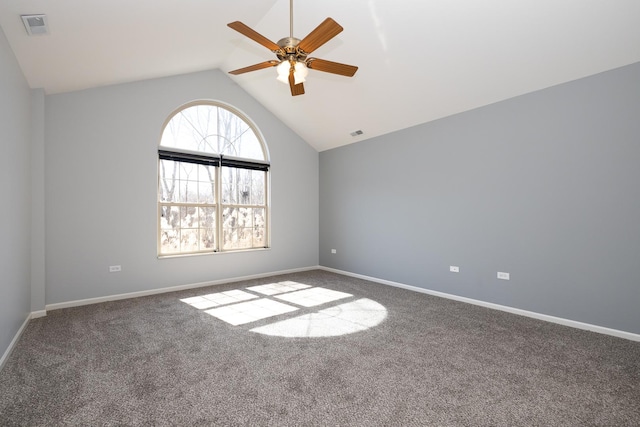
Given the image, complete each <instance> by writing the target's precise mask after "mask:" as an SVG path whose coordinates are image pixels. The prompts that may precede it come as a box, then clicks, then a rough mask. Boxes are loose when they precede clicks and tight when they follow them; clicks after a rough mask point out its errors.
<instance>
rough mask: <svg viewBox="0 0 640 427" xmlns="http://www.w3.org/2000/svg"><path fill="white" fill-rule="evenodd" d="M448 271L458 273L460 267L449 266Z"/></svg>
mask: <svg viewBox="0 0 640 427" xmlns="http://www.w3.org/2000/svg"><path fill="white" fill-rule="evenodd" d="M449 271H450V272H452V273H460V267H458V266H457V265H450V266H449Z"/></svg>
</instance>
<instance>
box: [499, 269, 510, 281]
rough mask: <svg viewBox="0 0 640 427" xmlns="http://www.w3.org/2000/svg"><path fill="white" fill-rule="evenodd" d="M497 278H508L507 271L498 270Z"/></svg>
mask: <svg viewBox="0 0 640 427" xmlns="http://www.w3.org/2000/svg"><path fill="white" fill-rule="evenodd" d="M498 279H502V280H509V273H505V272H504V271H498Z"/></svg>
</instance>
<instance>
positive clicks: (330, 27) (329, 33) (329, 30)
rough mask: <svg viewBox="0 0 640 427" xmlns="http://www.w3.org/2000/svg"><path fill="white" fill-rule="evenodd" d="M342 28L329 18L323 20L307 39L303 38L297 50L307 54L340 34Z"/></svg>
mask: <svg viewBox="0 0 640 427" xmlns="http://www.w3.org/2000/svg"><path fill="white" fill-rule="evenodd" d="M342 30H343V28H342V27H341V26H340V24H338V23H337V22H336V21H334V20H333V19H331V18H327V19H325V20H324V21H323V22H322V23H321V24H320V25H318V26H317V27H316V29H315V30H313V31H311V32H310V33H309V35H307V37H305V38H303V39H302V41H301V42H300V44H298V48H299V49H300V50H303V51H304V52H305V53H307V54H309V53H311V52H313V51H314V50H316V49H317V48H319V47H320V46H322V45H323V44H325V43H326V42H328V41H329V40H331V39H332V38H334V37H335V36H336V35H338V34H340V32H341V31H342Z"/></svg>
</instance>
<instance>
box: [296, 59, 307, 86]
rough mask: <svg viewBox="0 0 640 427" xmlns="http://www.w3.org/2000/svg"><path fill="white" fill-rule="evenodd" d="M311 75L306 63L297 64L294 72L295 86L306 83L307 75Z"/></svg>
mask: <svg viewBox="0 0 640 427" xmlns="http://www.w3.org/2000/svg"><path fill="white" fill-rule="evenodd" d="M308 74H309V69H308V68H307V64H305V63H304V62H296V68H295V71H294V72H293V78H294V79H295V84H300V83H304V82H306V81H307V80H306V78H307V75H308Z"/></svg>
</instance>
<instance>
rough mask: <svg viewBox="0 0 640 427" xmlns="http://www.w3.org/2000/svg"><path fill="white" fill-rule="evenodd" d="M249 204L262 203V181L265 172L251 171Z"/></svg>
mask: <svg viewBox="0 0 640 427" xmlns="http://www.w3.org/2000/svg"><path fill="white" fill-rule="evenodd" d="M251 172H252V173H251V204H252V205H264V204H265V194H264V182H265V176H266V175H267V173H266V172H262V171H251Z"/></svg>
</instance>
